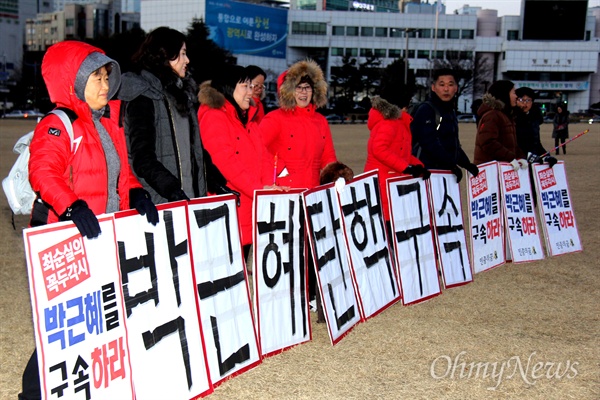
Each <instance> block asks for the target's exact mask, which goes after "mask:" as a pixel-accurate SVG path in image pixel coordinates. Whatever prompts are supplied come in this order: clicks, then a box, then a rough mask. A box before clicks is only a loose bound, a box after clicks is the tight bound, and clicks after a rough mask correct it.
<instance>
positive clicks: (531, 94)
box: [515, 86, 537, 100]
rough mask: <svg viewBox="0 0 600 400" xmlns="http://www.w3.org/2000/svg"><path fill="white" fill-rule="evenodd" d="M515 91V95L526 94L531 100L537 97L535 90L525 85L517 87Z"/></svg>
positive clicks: (521, 95)
mask: <svg viewBox="0 0 600 400" xmlns="http://www.w3.org/2000/svg"><path fill="white" fill-rule="evenodd" d="M515 93H516V94H517V97H523V96H527V97H529V98H530V99H531V100H535V99H536V98H537V96H536V94H535V91H534V90H533V89H532V88H530V87H527V86H523V87H520V88H518V89H517V90H515Z"/></svg>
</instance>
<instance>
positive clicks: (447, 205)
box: [428, 171, 473, 288]
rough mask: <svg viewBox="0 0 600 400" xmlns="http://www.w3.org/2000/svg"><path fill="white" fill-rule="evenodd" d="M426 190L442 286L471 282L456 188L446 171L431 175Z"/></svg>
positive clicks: (460, 206) (451, 175)
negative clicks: (427, 189)
mask: <svg viewBox="0 0 600 400" xmlns="http://www.w3.org/2000/svg"><path fill="white" fill-rule="evenodd" d="M428 188H429V199H430V201H431V208H432V211H433V212H432V216H433V223H434V225H435V233H436V235H435V238H436V243H437V251H438V256H439V262H440V266H441V270H442V278H443V281H444V286H445V287H446V288H450V287H454V286H459V285H464V284H466V283H469V282H472V281H473V273H472V270H471V262H470V260H469V250H468V247H467V237H466V234H465V228H464V218H463V212H462V202H461V196H460V185H459V184H458V182H456V177H455V176H454V174H453V173H451V172H450V171H444V172H441V171H438V172H433V173H432V174H431V177H430V178H429V180H428Z"/></svg>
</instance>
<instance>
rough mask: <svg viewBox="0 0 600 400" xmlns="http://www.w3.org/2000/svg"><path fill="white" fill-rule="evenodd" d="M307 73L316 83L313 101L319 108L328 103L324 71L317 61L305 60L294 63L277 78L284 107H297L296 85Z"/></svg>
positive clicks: (279, 95) (291, 108)
mask: <svg viewBox="0 0 600 400" xmlns="http://www.w3.org/2000/svg"><path fill="white" fill-rule="evenodd" d="M305 75H308V77H309V78H310V79H311V80H312V81H313V83H314V85H313V92H312V100H311V103H312V104H314V105H315V106H316V107H317V108H318V107H323V106H324V105H325V104H327V82H325V77H324V76H323V71H322V70H321V68H320V67H319V65H318V64H317V63H316V62H315V61H313V60H305V61H298V62H297V63H295V64H294V65H292V66H291V67H290V68H288V70H287V71H285V72H283V73H282V74H281V75H279V78H278V79H277V94H278V97H279V106H280V107H281V108H282V109H284V110H293V109H294V108H295V107H296V98H295V92H296V86H298V84H299V83H300V80H301V79H302V77H303V76H305Z"/></svg>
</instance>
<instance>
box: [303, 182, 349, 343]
mask: <svg viewBox="0 0 600 400" xmlns="http://www.w3.org/2000/svg"><path fill="white" fill-rule="evenodd" d="M335 190H336V189H335V186H334V184H333V183H332V184H328V185H323V186H319V187H317V188H314V189H310V190H308V191H305V192H303V193H302V196H303V197H304V202H303V203H304V209H305V215H306V221H307V225H308V236H309V242H310V245H311V249H312V256H313V261H314V265H315V268H316V269H317V271H316V275H317V282H318V284H319V291H320V294H321V301H322V303H323V313H324V315H325V320H326V322H327V329H328V332H329V338H330V340H331V343H332V344H334V345H335V344H336V343H338V342H339V341H340V340H341V339H342V338H343V337H344V335H345V334H347V333H348V332H349V331H350V329H352V327H354V326H355V325H356V324H357V323H359V322H360V321H361V317H360V310H359V305H358V299H357V297H356V292H355V288H354V283H353V280H352V276H351V272H350V262H349V258H348V249H347V248H346V243H345V239H344V233H343V231H342V229H341V213H340V207H339V200H338V197H337V194H336V191H335Z"/></svg>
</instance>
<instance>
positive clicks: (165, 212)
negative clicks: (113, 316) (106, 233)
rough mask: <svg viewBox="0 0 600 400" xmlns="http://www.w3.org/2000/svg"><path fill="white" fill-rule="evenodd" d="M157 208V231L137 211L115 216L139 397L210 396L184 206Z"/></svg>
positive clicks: (128, 328)
mask: <svg viewBox="0 0 600 400" xmlns="http://www.w3.org/2000/svg"><path fill="white" fill-rule="evenodd" d="M157 208H158V209H159V217H160V222H159V223H158V224H157V225H156V226H153V225H151V224H149V223H148V222H147V220H146V217H144V216H142V215H139V214H138V213H137V212H136V211H131V210H130V211H124V212H118V213H115V232H116V240H117V247H118V254H119V264H120V268H121V279H122V285H123V286H122V289H123V297H124V301H125V308H126V310H125V311H126V315H125V317H126V320H127V330H128V332H129V348H130V352H129V354H130V356H131V364H132V368H133V374H134V382H135V392H136V399H139V400H143V399H157V398H164V399H166V398H172V399H192V398H197V397H198V396H201V395H205V394H207V393H210V392H212V384H211V381H210V378H209V374H208V368H207V363H206V355H205V354H206V352H205V348H204V342H203V340H202V330H201V327H200V320H199V315H198V305H197V301H196V287H195V277H194V275H193V273H192V267H191V259H190V244H189V242H188V235H187V225H188V224H187V215H186V205H185V202H178V203H170V204H163V205H159V206H158V207H157ZM208 332H210V331H208ZM159 360H160V361H159Z"/></svg>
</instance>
